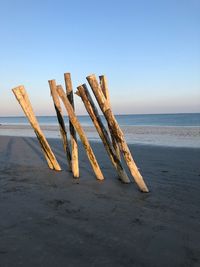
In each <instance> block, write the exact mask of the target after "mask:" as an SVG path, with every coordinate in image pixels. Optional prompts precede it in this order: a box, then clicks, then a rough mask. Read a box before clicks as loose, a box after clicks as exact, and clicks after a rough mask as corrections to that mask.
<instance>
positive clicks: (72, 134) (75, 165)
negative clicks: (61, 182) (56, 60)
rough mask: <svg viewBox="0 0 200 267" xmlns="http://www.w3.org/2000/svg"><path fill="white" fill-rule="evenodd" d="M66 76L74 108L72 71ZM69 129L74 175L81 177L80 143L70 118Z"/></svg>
mask: <svg viewBox="0 0 200 267" xmlns="http://www.w3.org/2000/svg"><path fill="white" fill-rule="evenodd" d="M64 78H65V86H66V93H67V97H68V100H69V102H70V104H71V106H72V108H73V109H74V97H73V88H72V81H71V75H70V73H65V74H64ZM69 130H70V137H71V148H72V151H71V152H72V153H71V155H72V172H73V176H74V177H75V178H76V177H79V164H78V143H77V138H76V131H75V129H74V126H73V124H72V123H71V121H70V120H69Z"/></svg>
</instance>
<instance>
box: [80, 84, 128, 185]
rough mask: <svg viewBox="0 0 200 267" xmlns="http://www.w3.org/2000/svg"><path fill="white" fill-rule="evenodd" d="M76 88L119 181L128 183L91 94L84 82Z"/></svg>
mask: <svg viewBox="0 0 200 267" xmlns="http://www.w3.org/2000/svg"><path fill="white" fill-rule="evenodd" d="M77 89H78V91H77V92H76V94H77V95H78V96H80V97H81V99H82V101H83V103H84V105H85V108H86V110H87V112H88V114H89V115H90V117H91V119H92V121H93V123H94V126H95V128H96V130H97V132H98V133H99V136H100V138H101V140H102V142H103V144H104V146H105V149H106V151H107V153H108V155H109V157H110V159H111V162H112V164H113V166H114V167H115V168H116V170H117V173H118V175H119V177H120V179H121V181H122V182H124V183H130V180H129V178H128V176H127V174H126V172H125V171H124V169H123V167H122V165H121V162H120V160H119V159H118V158H117V156H116V154H115V151H114V149H113V147H112V144H111V141H110V138H109V135H108V132H107V130H106V128H105V127H104V125H103V123H102V121H101V118H100V116H99V113H98V110H97V108H96V106H95V104H94V102H93V100H92V97H91V95H90V93H89V91H88V89H87V86H86V85H85V84H83V85H81V86H78V87H77Z"/></svg>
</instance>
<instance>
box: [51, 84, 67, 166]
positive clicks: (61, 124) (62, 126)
mask: <svg viewBox="0 0 200 267" xmlns="http://www.w3.org/2000/svg"><path fill="white" fill-rule="evenodd" d="M48 82H49V87H50V91H51V96H52V98H53V102H54V108H55V110H56V115H57V119H58V123H59V128H60V134H61V137H62V141H63V148H64V151H65V153H66V158H67V161H68V166H69V169H70V171H71V170H72V167H71V153H70V148H69V144H68V140H67V131H66V128H65V123H64V119H63V115H62V108H61V105H60V100H59V97H58V94H57V91H56V82H55V80H50V81H48Z"/></svg>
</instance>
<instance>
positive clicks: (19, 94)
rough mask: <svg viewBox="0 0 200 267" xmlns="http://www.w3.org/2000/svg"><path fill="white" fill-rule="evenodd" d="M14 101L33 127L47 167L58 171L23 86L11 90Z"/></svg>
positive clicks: (57, 165)
mask: <svg viewBox="0 0 200 267" xmlns="http://www.w3.org/2000/svg"><path fill="white" fill-rule="evenodd" d="M12 91H13V93H14V95H15V97H16V99H17V100H18V102H19V104H20V105H21V107H22V109H23V111H24V113H25V115H26V117H27V118H28V120H29V122H30V124H31V126H32V127H33V129H34V131H35V134H36V136H37V138H38V141H39V143H40V145H41V148H42V150H43V152H44V156H45V158H46V160H47V163H48V166H49V168H50V169H55V170H56V171H60V170H61V168H60V165H59V164H58V162H57V160H56V157H55V156H54V154H53V152H52V150H51V148H50V146H49V144H48V142H47V140H46V138H45V136H44V134H43V132H42V130H41V128H40V126H39V123H38V121H37V119H36V117H35V115H34V112H33V108H32V106H31V103H30V100H29V98H28V94H27V93H26V90H25V88H24V86H18V87H16V88H14V89H12Z"/></svg>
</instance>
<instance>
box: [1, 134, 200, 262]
mask: <svg viewBox="0 0 200 267" xmlns="http://www.w3.org/2000/svg"><path fill="white" fill-rule="evenodd" d="M49 141H50V144H51V146H52V149H53V151H54V152H55V154H56V156H57V159H58V161H59V162H60V164H61V166H62V168H63V171H62V172H55V171H51V170H49V169H48V167H47V164H46V162H45V159H44V157H43V155H42V154H41V151H40V148H39V145H38V142H37V140H36V139H34V138H28V137H3V136H1V137H0V266H1V267H6V266H9V267H10V266H26V267H27V266H34V267H35V266H45V267H46V266H48V267H51V266H59V267H62V266H65V267H66V266H139V267H140V266H141V267H142V266H145V267H146V266H148V267H151V266H152V267H156V266H158V267H165V266H166V267H173V266H200V208H199V207H200V193H199V190H200V164H199V163H200V149H194V148H191V149H190V148H173V147H171V148H170V147H162V146H160V147H159V146H157V147H156V146H140V145H135V146H131V150H132V151H134V157H135V159H136V162H137V164H138V166H139V167H140V170H141V172H142V174H143V176H144V178H145V180H146V182H147V184H148V186H149V188H150V190H151V192H150V193H149V194H144V193H140V192H139V191H138V189H137V187H136V185H135V184H134V183H132V184H130V185H124V184H122V183H121V182H120V181H119V180H118V178H117V175H116V172H115V170H114V169H113V167H112V166H111V164H110V162H109V160H108V157H107V155H106V154H105V152H104V149H103V147H102V145H101V144H100V143H92V146H93V148H94V152H95V154H96V156H97V159H98V161H99V164H100V166H101V168H102V171H103V173H104V175H105V178H106V179H105V181H104V182H98V181H97V180H96V179H95V176H94V174H93V172H92V169H91V167H90V165H89V163H88V160H87V157H86V155H85V152H84V151H83V149H82V148H81V149H80V171H81V178H80V179H79V180H75V179H73V178H72V175H71V173H70V172H68V171H67V165H66V163H65V162H66V161H65V157H64V154H63V152H62V147H61V143H60V141H59V140H57V139H51V140H49Z"/></svg>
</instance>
